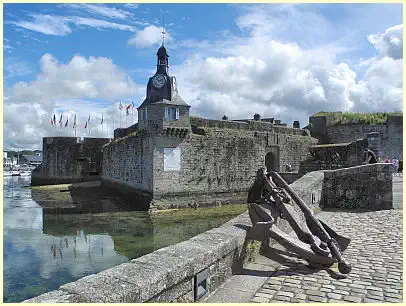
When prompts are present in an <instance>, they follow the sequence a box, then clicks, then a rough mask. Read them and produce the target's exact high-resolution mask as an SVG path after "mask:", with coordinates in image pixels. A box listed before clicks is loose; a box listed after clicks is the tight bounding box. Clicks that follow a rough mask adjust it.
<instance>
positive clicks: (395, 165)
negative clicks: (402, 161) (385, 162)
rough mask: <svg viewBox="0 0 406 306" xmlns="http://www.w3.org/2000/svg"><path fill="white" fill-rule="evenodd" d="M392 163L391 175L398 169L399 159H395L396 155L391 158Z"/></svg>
mask: <svg viewBox="0 0 406 306" xmlns="http://www.w3.org/2000/svg"><path fill="white" fill-rule="evenodd" d="M392 165H393V175H396V174H397V173H398V169H399V161H398V160H397V159H396V157H394V158H393V160H392Z"/></svg>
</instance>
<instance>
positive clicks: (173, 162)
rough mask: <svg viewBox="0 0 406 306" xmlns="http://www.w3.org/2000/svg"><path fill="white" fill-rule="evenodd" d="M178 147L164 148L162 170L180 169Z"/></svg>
mask: <svg viewBox="0 0 406 306" xmlns="http://www.w3.org/2000/svg"><path fill="white" fill-rule="evenodd" d="M180 153H181V151H180V148H175V149H173V148H164V171H180Z"/></svg>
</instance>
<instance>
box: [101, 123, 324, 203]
mask: <svg viewBox="0 0 406 306" xmlns="http://www.w3.org/2000/svg"><path fill="white" fill-rule="evenodd" d="M204 131H205V134H204V135H198V134H194V133H189V134H187V135H184V136H176V135H171V134H168V135H167V134H166V133H165V134H161V135H155V134H148V133H146V134H145V135H139V134H138V133H137V135H135V136H127V137H123V138H120V139H116V140H114V141H113V142H111V143H109V144H108V145H106V146H104V147H103V167H102V168H103V174H102V181H103V182H104V183H105V184H106V185H107V184H108V185H109V186H111V187H114V186H116V187H117V189H121V190H124V189H125V190H128V191H129V190H130V189H131V188H133V189H134V192H143V193H149V194H150V196H151V198H152V199H153V200H152V202H151V209H167V208H177V207H189V206H192V207H196V206H207V205H216V204H219V203H224V204H228V203H243V202H245V200H246V192H247V191H248V189H249V188H250V185H251V182H252V181H253V179H254V178H255V175H256V171H257V169H259V168H260V167H262V166H263V165H264V163H265V157H266V155H267V154H268V153H269V152H274V153H275V164H276V167H279V165H280V164H291V165H292V169H293V170H294V171H297V169H298V168H299V163H300V161H301V160H303V159H306V158H307V157H308V155H309V151H308V148H309V147H310V146H311V145H312V144H314V142H315V141H316V140H315V139H314V138H311V137H309V136H307V134H306V135H305V136H303V135H293V134H277V133H268V132H260V131H251V130H238V129H234V130H231V129H217V128H207V127H205V128H204ZM171 150H176V151H177V152H178V160H175V161H173V160H172V161H171V164H170V165H169V166H172V168H169V169H168V167H167V166H168V164H169V163H170V161H169V160H167V159H166V158H167V157H168V156H167V155H165V154H167V153H165V152H168V151H171ZM165 163H168V164H166V165H165ZM173 165H175V166H176V167H175V168H173ZM276 170H278V169H276Z"/></svg>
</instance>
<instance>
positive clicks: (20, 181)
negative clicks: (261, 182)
mask: <svg viewBox="0 0 406 306" xmlns="http://www.w3.org/2000/svg"><path fill="white" fill-rule="evenodd" d="M29 185H30V177H4V183H3V197H4V198H3V200H4V201H3V203H4V204H3V214H4V217H3V218H4V220H3V233H4V236H3V238H4V243H3V286H4V289H3V290H4V302H20V301H23V300H25V299H28V298H31V297H34V296H37V295H40V294H42V293H45V292H48V291H51V290H55V289H57V288H58V287H59V286H60V285H62V284H65V283H68V282H71V281H75V280H77V279H79V278H81V277H83V276H86V275H90V274H94V273H98V272H100V271H103V270H105V269H108V268H110V267H113V266H116V265H119V264H121V263H124V262H126V261H128V260H130V259H133V258H137V257H140V256H143V255H145V254H148V253H150V252H153V251H154V250H157V249H159V248H162V247H165V246H168V245H171V244H175V243H178V242H181V241H184V240H187V239H189V238H191V237H193V236H195V235H197V234H199V233H202V232H204V231H207V230H209V229H211V228H214V227H218V226H220V225H221V224H223V223H225V222H226V221H228V220H230V219H231V218H233V217H234V216H236V215H238V214H240V213H242V212H243V211H245V210H246V206H245V205H243V204H241V205H230V206H223V207H217V208H198V209H186V210H178V211H169V212H162V213H158V214H156V215H153V216H151V215H150V214H148V213H147V212H144V211H134V210H133V208H132V207H134V206H135V205H134V204H135V203H134V201H135V200H134V199H124V198H122V197H121V196H120V195H117V194H112V193H111V192H107V191H105V190H103V189H102V188H100V187H87V188H75V189H69V188H67V187H50V188H48V187H35V188H34V187H33V188H29V187H28V186H29Z"/></svg>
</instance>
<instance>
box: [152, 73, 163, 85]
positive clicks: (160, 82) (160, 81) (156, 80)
mask: <svg viewBox="0 0 406 306" xmlns="http://www.w3.org/2000/svg"><path fill="white" fill-rule="evenodd" d="M165 81H166V79H165V76H164V75H162V74H157V75H155V76H154V77H153V78H152V85H154V87H156V88H161V87H162V86H164V85H165Z"/></svg>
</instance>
